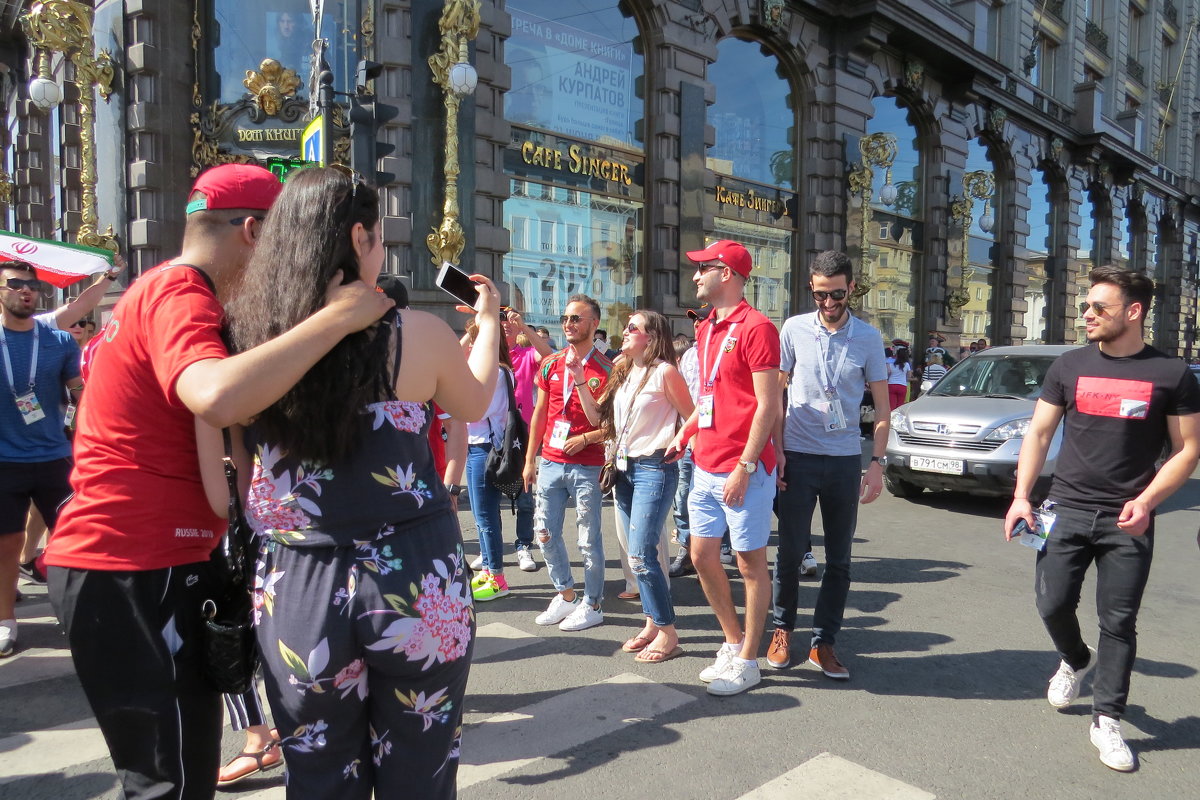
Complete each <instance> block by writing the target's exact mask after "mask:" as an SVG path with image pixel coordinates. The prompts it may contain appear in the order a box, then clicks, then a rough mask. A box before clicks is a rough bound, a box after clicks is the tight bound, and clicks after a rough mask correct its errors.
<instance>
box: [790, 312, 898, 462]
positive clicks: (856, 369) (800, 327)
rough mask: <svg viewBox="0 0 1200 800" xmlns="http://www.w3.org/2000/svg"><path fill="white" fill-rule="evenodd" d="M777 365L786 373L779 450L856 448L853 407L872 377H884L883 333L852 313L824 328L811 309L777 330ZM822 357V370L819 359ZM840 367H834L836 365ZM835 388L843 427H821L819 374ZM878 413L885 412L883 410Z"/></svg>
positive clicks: (842, 451) (843, 451)
mask: <svg viewBox="0 0 1200 800" xmlns="http://www.w3.org/2000/svg"><path fill="white" fill-rule="evenodd" d="M779 339H780V355H781V358H780V365H779V369H781V370H782V371H784V372H786V373H788V374H789V375H790V376H791V383H790V384H789V385H788V392H787V409H786V411H785V414H786V416H785V417H784V422H783V449H784V450H785V451H790V452H793V453H812V454H814V455H822V456H856V455H860V454H861V453H862V444H861V443H860V441H859V438H858V419H859V407H860V406H861V405H862V397H863V392H865V391H866V389H867V384H868V383H871V382H872V381H884V380H887V363H886V361H885V356H884V352H883V337H882V336H880V334H879V331H877V330H876V329H875V328H873V327H871V326H870V325H868V324H867V323H865V322H863V321H862V320H861V319H858V318H857V317H855V316H851V317H850V320H849V321H848V322H847V323H846V324H845V325H843V326H842V327H840V328H838V329H837V330H836V331H830V330H829V329H828V328H826V327H825V326H824V325H822V324H821V321H820V320H819V319H817V312H815V311H814V312H812V313H810V314H800V315H799V316H795V317H790V318H789V319H788V320H787V322H785V323H783V330H781V331H780V332H779ZM822 360H824V361H825V364H826V366H825V368H824V369H822V367H821V362H822ZM839 367H840V369H839ZM826 375H828V376H829V379H830V380H831V381H832V382H833V384H834V386H835V387H836V388H837V397H838V401H839V402H840V403H841V405H842V413H843V414H844V415H845V417H846V427H845V428H843V429H842V430H839V431H826V430H825V415H824V414H823V413H822V411H821V408H820V404H821V403H822V402H824V401H825V399H826V397H825V376H826ZM881 413H887V412H886V410H885V411H884V412H881Z"/></svg>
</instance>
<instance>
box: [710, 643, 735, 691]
mask: <svg viewBox="0 0 1200 800" xmlns="http://www.w3.org/2000/svg"><path fill="white" fill-rule="evenodd" d="M740 649H741V648H740V647H739V646H738V645H736V644H729V643H728V642H725V643H724V644H722V645H721V649H719V650H717V660H716V661H714V662H713V663H712V664H710V665H709V666H707V667H705V668H704V669H703V670H701V671H700V680H701V681H702V682H703V683H712V682H713V681H715V680H716V679H717V678H719V677H721V676H722V675H724V674H725V670H726V669H728V667H729V662H730V661H731V660H733V657H734V656H736V655H737V654H738V651H739V650H740Z"/></svg>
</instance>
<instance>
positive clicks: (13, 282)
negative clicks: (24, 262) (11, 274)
mask: <svg viewBox="0 0 1200 800" xmlns="http://www.w3.org/2000/svg"><path fill="white" fill-rule="evenodd" d="M0 286H3V287H5V288H7V289H12V290H13V291H19V290H21V289H28V290H29V291H31V292H42V291H45V289H46V284H44V283H43V282H41V281H40V280H38V279H37V278H7V279H5V281H4V283H0Z"/></svg>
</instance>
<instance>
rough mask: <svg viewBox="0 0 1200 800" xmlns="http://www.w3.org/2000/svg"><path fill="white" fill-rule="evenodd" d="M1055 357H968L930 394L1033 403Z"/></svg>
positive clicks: (948, 373) (939, 382) (1040, 391)
mask: <svg viewBox="0 0 1200 800" xmlns="http://www.w3.org/2000/svg"><path fill="white" fill-rule="evenodd" d="M1054 359H1055V356H1049V355H1046V356H1021V355H1005V356H989V355H987V354H986V353H981V354H978V355H974V356H971V357H970V358H967V359H964V360H963V361H960V362H959V363H957V364H955V365H954V368H953V369H951V370H950V371H949V372H947V373H946V376H945V377H944V378H942V379H941V380H940V381H938V384H937V386H935V387H933V389H931V390H930V391H929V394H931V395H936V396H939V397H1012V398H1016V399H1020V400H1036V399H1037V398H1038V397H1039V396H1040V395H1041V393H1042V381H1043V380H1045V378H1046V371H1047V370H1049V369H1050V365H1051V364H1053V363H1054Z"/></svg>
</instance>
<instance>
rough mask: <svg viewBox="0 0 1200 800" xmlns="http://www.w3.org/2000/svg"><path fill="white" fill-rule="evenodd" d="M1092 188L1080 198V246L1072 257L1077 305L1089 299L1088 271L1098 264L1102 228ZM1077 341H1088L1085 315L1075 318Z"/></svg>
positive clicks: (1089, 283) (1086, 190) (1084, 191)
mask: <svg viewBox="0 0 1200 800" xmlns="http://www.w3.org/2000/svg"><path fill="white" fill-rule="evenodd" d="M1092 191H1093V190H1092V189H1090V188H1089V189H1084V190H1083V194H1082V196H1081V197H1080V198H1079V234H1078V235H1079V247H1078V249H1077V250H1076V251H1075V252H1074V254H1073V255H1072V258H1071V272H1072V274H1073V275H1074V276H1075V285H1076V295H1075V307H1076V309H1077V310H1078V307H1079V305H1080V304H1081V303H1083V302H1084V301H1086V300H1087V294H1088V289H1090V288H1091V282H1090V281H1089V280H1088V273H1090V272H1091V271H1092V267H1094V266H1096V254H1097V253H1098V252H1099V248H1098V247H1097V246H1096V241H1097V239H1098V238H1099V236H1100V228H1099V226H1098V225H1097V224H1096V204H1095V203H1094V202H1093V201H1092ZM1075 341H1076V343H1078V344H1086V343H1087V335H1086V330H1085V328H1084V324H1083V315H1082V314H1079V316H1077V317H1076V318H1075Z"/></svg>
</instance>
